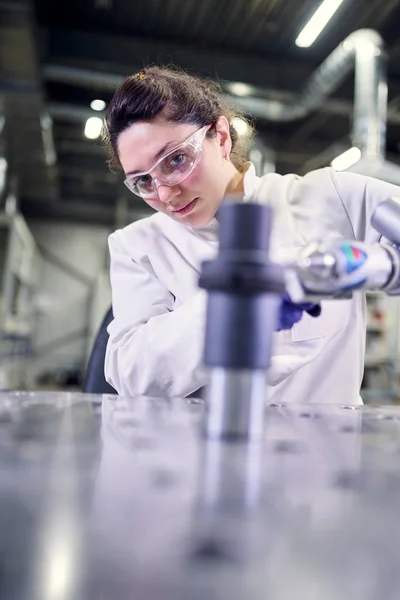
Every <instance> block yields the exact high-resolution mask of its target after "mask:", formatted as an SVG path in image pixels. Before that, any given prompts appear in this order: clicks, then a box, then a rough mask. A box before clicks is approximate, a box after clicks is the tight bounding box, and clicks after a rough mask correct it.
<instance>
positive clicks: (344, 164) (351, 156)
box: [331, 146, 361, 171]
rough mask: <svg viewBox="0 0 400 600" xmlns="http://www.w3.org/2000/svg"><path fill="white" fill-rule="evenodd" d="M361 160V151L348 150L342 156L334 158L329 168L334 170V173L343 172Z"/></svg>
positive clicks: (355, 149) (357, 149) (354, 148)
mask: <svg viewBox="0 0 400 600" xmlns="http://www.w3.org/2000/svg"><path fill="white" fill-rule="evenodd" d="M360 158H361V150H360V148H356V147H355V146H353V148H349V149H348V150H346V152H343V154H339V156H337V157H336V158H334V159H333V161H332V162H331V166H332V167H333V168H334V169H335V171H345V170H346V169H349V168H350V167H352V166H353V165H355V164H356V162H358V161H359V160H360Z"/></svg>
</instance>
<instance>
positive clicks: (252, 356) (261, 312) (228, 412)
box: [199, 203, 285, 440]
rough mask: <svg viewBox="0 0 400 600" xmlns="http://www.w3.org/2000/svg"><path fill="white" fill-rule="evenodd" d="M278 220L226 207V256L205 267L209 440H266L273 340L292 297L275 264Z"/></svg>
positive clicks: (253, 207) (260, 210)
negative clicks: (273, 237) (284, 301)
mask: <svg viewBox="0 0 400 600" xmlns="http://www.w3.org/2000/svg"><path fill="white" fill-rule="evenodd" d="M271 217H272V212H271V209H270V208H269V207H268V206H265V205H261V204H253V203H226V204H224V206H223V207H222V208H221V209H220V211H219V217H218V218H219V224H220V245H219V254H218V256H217V258H216V259H215V260H212V261H208V262H205V263H204V264H203V268H202V272H201V276H200V281H199V285H200V287H202V288H204V289H206V290H207V291H208V306H207V319H206V335H205V349H204V363H205V364H206V365H207V367H208V368H209V371H210V380H209V384H208V387H207V398H206V402H207V419H206V434H207V436H208V437H209V438H213V439H219V438H222V439H234V440H237V439H250V440H255V439H257V438H259V437H260V436H261V434H262V428H263V409H264V400H265V385H266V371H267V369H268V367H269V366H270V358H271V341H272V332H273V331H274V329H275V326H276V322H277V318H278V309H279V302H280V297H281V295H282V294H283V293H284V291H285V283H284V277H283V269H282V267H281V266H280V265H277V264H274V263H272V262H271V261H270V259H269V241H270V231H271Z"/></svg>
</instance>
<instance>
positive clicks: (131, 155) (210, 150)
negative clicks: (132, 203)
mask: <svg viewBox="0 0 400 600" xmlns="http://www.w3.org/2000/svg"><path fill="white" fill-rule="evenodd" d="M198 129H199V127H198V126H197V125H192V124H185V123H171V122H169V121H166V120H165V119H163V118H157V119H155V120H153V121H140V122H137V123H134V124H133V125H131V127H129V129H126V130H125V131H124V132H123V133H121V135H120V136H119V139H118V155H119V159H120V162H121V165H122V168H123V169H124V172H125V175H129V174H132V173H135V172H137V173H140V172H143V171H147V170H149V169H151V168H152V167H153V165H154V164H155V163H156V162H157V160H158V159H159V158H160V151H162V152H161V156H163V155H165V154H167V153H168V151H169V150H173V149H174V148H175V147H176V146H178V145H179V144H181V143H182V142H184V141H185V140H186V139H187V138H188V137H189V136H191V135H192V134H193V133H194V132H195V131H197V130H198ZM231 145H232V144H231V139H230V135H229V124H228V121H227V120H226V119H225V117H219V119H218V120H217V123H216V136H215V137H212V138H209V137H205V138H204V142H203V146H202V152H201V154H200V160H199V162H198V164H197V166H196V167H195V168H194V170H193V171H192V172H191V173H190V174H189V175H188V176H187V177H186V178H185V179H184V180H183V181H182V182H181V183H179V184H178V185H174V186H168V185H165V184H164V183H161V182H158V181H157V182H156V190H155V193H154V196H151V197H146V198H144V200H145V202H147V204H148V205H149V206H151V207H152V208H154V209H155V210H157V211H159V212H162V213H164V214H166V215H168V216H169V217H171V218H172V219H174V220H175V221H178V222H180V223H183V224H185V225H189V226H191V227H199V226H202V225H206V224H207V223H209V222H210V221H211V220H212V219H213V217H214V216H215V214H216V212H217V209H218V206H219V204H220V203H221V201H222V199H223V197H224V195H225V193H226V191H227V189H228V187H229V184H230V182H231V181H232V179H233V178H234V177H235V174H236V175H237V171H236V169H235V167H234V166H233V164H232V163H231V162H230V161H229V154H230V151H231Z"/></svg>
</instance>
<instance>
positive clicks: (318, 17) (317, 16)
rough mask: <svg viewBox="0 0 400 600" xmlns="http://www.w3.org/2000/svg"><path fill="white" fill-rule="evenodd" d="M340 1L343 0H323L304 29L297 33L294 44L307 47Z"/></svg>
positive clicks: (331, 15)
mask: <svg viewBox="0 0 400 600" xmlns="http://www.w3.org/2000/svg"><path fill="white" fill-rule="evenodd" d="M342 2H343V0H324V1H323V2H322V4H321V5H320V6H319V8H317V10H316V11H315V13H314V14H313V16H312V17H311V19H310V20H309V21H308V23H307V25H306V26H305V27H304V29H303V30H302V31H301V32H300V33H299V35H298V37H297V39H296V45H297V46H299V47H300V48H308V47H309V46H311V44H313V43H314V42H315V40H316V39H317V37H318V36H319V34H320V33H321V31H322V30H323V29H324V27H325V25H326V24H327V23H328V21H329V20H330V19H331V18H332V17H333V15H334V14H335V12H336V11H337V9H338V8H339V6H340V5H341V4H342Z"/></svg>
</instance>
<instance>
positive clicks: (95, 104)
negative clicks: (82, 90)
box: [90, 100, 106, 110]
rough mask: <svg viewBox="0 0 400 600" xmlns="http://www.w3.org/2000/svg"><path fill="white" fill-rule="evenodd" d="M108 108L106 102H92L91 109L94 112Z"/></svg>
mask: <svg viewBox="0 0 400 600" xmlns="http://www.w3.org/2000/svg"><path fill="white" fill-rule="evenodd" d="M105 107H106V103H105V102H104V100H92V101H91V103H90V108H92V109H93V110H104V109H105Z"/></svg>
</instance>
